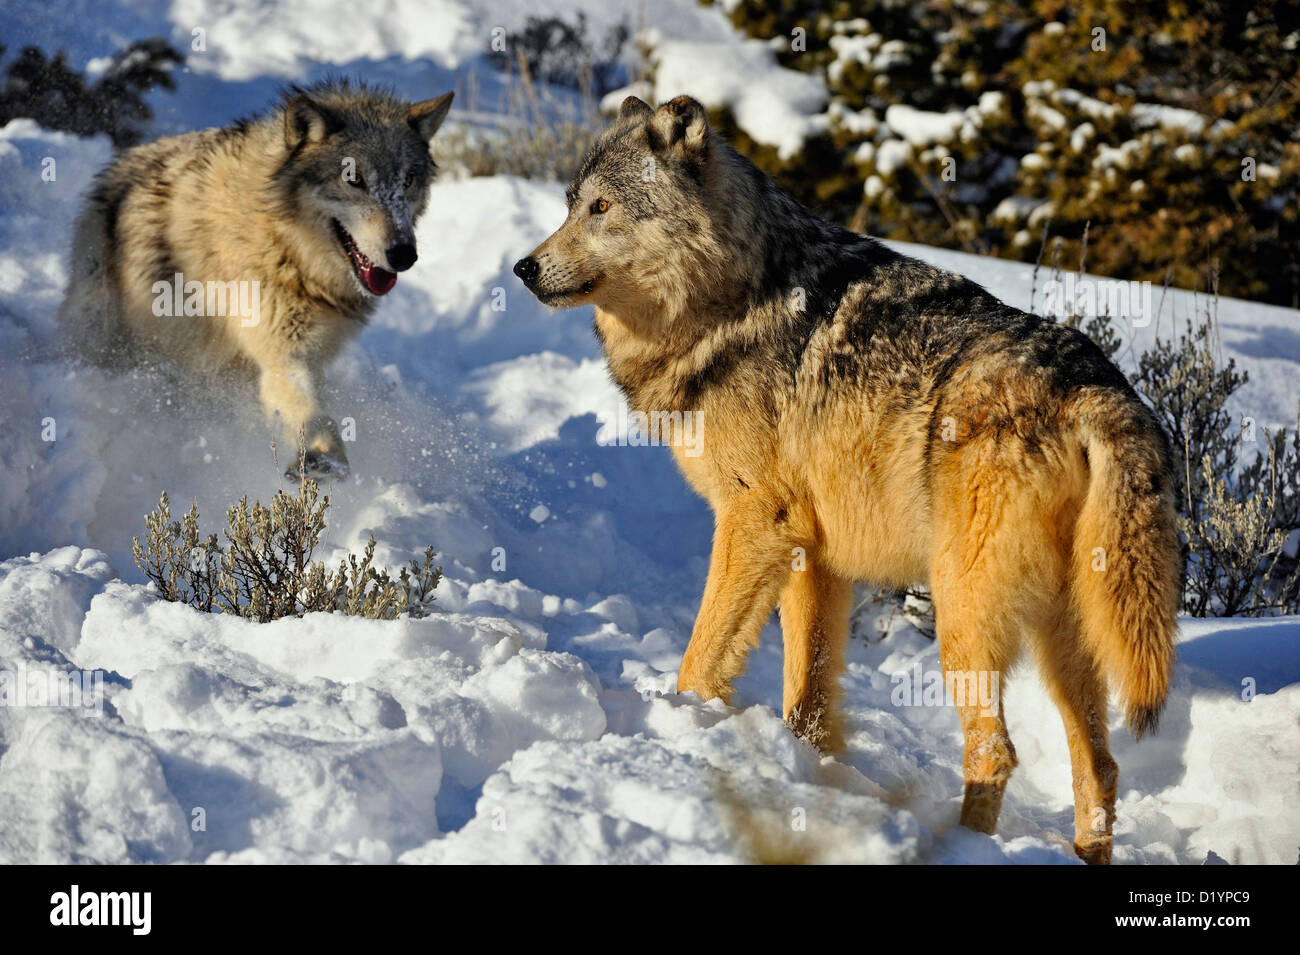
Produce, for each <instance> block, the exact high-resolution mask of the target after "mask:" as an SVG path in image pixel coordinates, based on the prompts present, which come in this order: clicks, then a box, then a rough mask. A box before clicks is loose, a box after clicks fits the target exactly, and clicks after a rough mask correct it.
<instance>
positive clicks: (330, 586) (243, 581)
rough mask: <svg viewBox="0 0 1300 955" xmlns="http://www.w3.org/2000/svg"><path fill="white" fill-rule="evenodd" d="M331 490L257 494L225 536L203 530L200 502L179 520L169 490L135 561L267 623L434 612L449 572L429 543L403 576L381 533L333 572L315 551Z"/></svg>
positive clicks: (198, 603)
mask: <svg viewBox="0 0 1300 955" xmlns="http://www.w3.org/2000/svg"><path fill="white" fill-rule="evenodd" d="M328 509H329V495H328V494H326V495H325V496H323V497H322V496H321V495H320V492H319V489H318V488H317V486H316V482H315V481H311V480H305V481H303V482H301V483H300V484H299V486H298V492H297V494H294V495H290V494H288V493H286V492H285V491H283V490H280V491H277V492H276V494H275V497H274V498H273V499H272V500H271V506H270V507H265V506H263V505H262V504H261V503H259V502H256V501H255V502H254V503H253V504H252V506H249V503H248V498H246V497H245V498H241V499H240V501H239V503H238V504H236V505H235V506H234V507H232V508H230V509H229V510H228V511H227V512H226V529H225V539H226V543H225V545H224V546H223V545H222V543H221V542H220V541H219V540H218V539H217V535H216V534H210V535H208V536H207V537H203V536H202V534H201V533H200V531H199V513H198V505H197V504H193V505H191V506H190V509H189V511H188V512H187V513H186V514H185V516H184V517H183V518H181V520H179V521H173V520H172V516H171V503H170V502H169V501H168V499H167V493H166V492H165V491H164V492H163V494H162V497H161V500H160V501H159V503H158V507H157V508H156V509H155V510H154V511H153V512H152V513H151V514H149V515H147V516H146V517H145V527H146V529H147V532H148V533H147V535H146V538H145V540H144V542H141V540H140V538H139V537H136V538H134V546H133V547H132V553H133V554H134V555H135V562H136V566H138V567H139V568H140V570H141V572H142V573H144V575H145V576H146V577H148V578H149V580H151V581H152V582H153V583H154V585H155V586H156V587H157V588H158V592H159V594H160V595H161V596H162V597H163V598H164V599H166V600H171V601H177V602H180V603H185V604H189V605H190V606H192V607H195V608H197V609H199V610H203V611H217V612H221V613H230V614H235V615H237V616H240V617H247V618H248V619H251V620H256V621H258V622H259V623H266V622H268V621H271V620H277V619H279V618H281V617H300V616H302V615H303V614H305V613H312V612H316V611H323V612H332V611H336V610H337V611H341V612H342V613H345V614H348V615H350V616H357V617H369V618H371V619H376V620H392V619H394V618H396V617H399V616H403V615H409V616H412V617H420V616H423V615H424V614H425V612H426V611H427V608H428V606H429V604H430V603H431V602H432V601H433V600H434V591H435V590H437V588H438V583H439V582H440V581H441V579H442V568H441V567H435V566H434V564H433V557H434V550H433V548H432V547H429V548H428V549H427V550H426V551H425V553H424V561H423V563H420V562H418V561H414V560H413V561H411V566H410V568H409V569H407V568H403V569H402V571H401V573H400V574H399V575H398V577H397V578H396V579H393V577H391V576H390V575H389V573H388V572H387V571H386V570H382V569H377V568H376V567H375V566H374V564H373V561H374V554H375V539H374V538H373V537H371V538H370V541H369V543H368V544H367V545H366V550H365V553H364V554H363V555H362V556H361V557H360V558H358V557H357V555H355V554H349V555H348V557H347V559H346V560H343V561H340V562H339V566H338V568H337V569H336V570H334V571H333V572H331V571H329V570H327V569H326V567H325V565H324V564H323V563H322V562H320V561H313V560H312V554H313V552H314V551H315V549H316V547H317V545H318V544H319V543H320V536H321V533H322V532H323V531H324V530H325V512H326V511H327V510H328Z"/></svg>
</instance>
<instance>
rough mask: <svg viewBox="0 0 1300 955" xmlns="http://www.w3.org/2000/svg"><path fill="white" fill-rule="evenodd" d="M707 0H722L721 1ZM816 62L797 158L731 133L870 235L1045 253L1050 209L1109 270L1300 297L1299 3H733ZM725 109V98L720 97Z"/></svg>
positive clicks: (733, 126) (1069, 237)
mask: <svg viewBox="0 0 1300 955" xmlns="http://www.w3.org/2000/svg"><path fill="white" fill-rule="evenodd" d="M703 2H705V3H708V2H709V0H703ZM724 7H725V9H726V10H727V12H728V13H729V15H730V17H731V19H732V21H733V23H735V24H736V26H737V27H738V28H740V29H741V30H743V31H744V32H745V33H747V34H748V35H750V36H753V37H756V38H759V39H762V40H765V41H768V42H769V43H770V44H771V47H772V49H773V50H774V51H775V52H776V55H777V57H778V59H779V61H780V63H781V65H783V66H785V67H787V68H789V69H793V70H802V71H806V72H808V73H811V74H814V75H816V76H818V77H820V78H821V79H822V80H823V82H824V83H825V85H826V90H827V93H828V94H829V102H828V105H827V106H826V107H825V110H824V111H823V113H822V117H823V118H824V119H825V120H826V121H827V122H826V124H825V132H823V133H821V134H818V135H812V136H810V137H808V138H807V140H806V141H805V144H804V148H803V150H802V151H801V152H797V153H795V154H787V155H782V154H779V153H778V152H777V151H776V150H775V149H773V148H771V147H768V146H763V145H761V144H758V143H756V142H755V141H754V140H753V139H751V138H750V137H749V136H747V135H746V134H745V132H744V130H743V129H740V128H739V127H738V125H737V123H736V121H735V118H734V117H731V116H729V115H722V116H719V117H717V119H718V122H719V124H720V125H721V126H722V128H723V129H724V130H725V131H727V132H728V133H729V134H730V135H731V137H732V139H733V141H734V143H735V145H736V146H737V147H738V148H740V149H741V150H742V151H744V152H745V153H747V154H748V155H749V156H750V157H751V158H752V159H754V160H755V161H756V162H757V163H758V164H759V165H760V166H762V167H763V168H764V169H765V170H766V171H767V172H769V173H770V174H772V175H773V176H774V177H775V178H776V179H777V180H778V181H779V182H780V184H781V185H782V186H783V187H784V188H786V189H787V190H789V191H791V192H792V193H794V194H795V195H796V196H797V197H798V198H799V199H801V200H802V201H804V202H805V203H807V204H809V205H811V206H812V207H814V208H816V209H818V210H820V211H822V212H823V213H825V214H827V215H829V216H831V217H833V218H836V219H838V220H840V221H843V222H846V223H848V224H849V225H850V226H852V227H853V228H856V229H859V230H861V231H870V232H873V233H875V234H880V235H884V236H887V237H891V238H896V239H906V240H911V241H915V242H923V243H926V244H930V245H942V246H947V247H950V248H963V249H966V250H967V251H973V252H981V253H991V254H995V255H1000V256H1004V257H1008V258H1015V259H1020V260H1022V261H1032V260H1033V258H1034V255H1035V252H1036V249H1037V247H1038V236H1039V233H1040V232H1041V227H1042V224H1043V223H1044V222H1046V221H1050V222H1051V224H1052V230H1053V232H1054V233H1055V234H1057V235H1060V236H1063V237H1064V239H1065V241H1066V249H1065V254H1067V255H1069V256H1071V257H1077V255H1078V254H1079V253H1080V251H1081V246H1082V243H1083V241H1084V239H1083V236H1084V231H1085V228H1086V227H1087V224H1088V223H1089V222H1090V223H1091V230H1090V231H1091V233H1092V235H1091V242H1092V250H1091V253H1090V254H1091V257H1092V262H1093V265H1094V270H1095V271H1097V272H1100V273H1102V274H1105V275H1109V276H1112V277H1115V278H1125V279H1140V280H1150V281H1155V282H1163V281H1165V279H1166V276H1167V275H1168V278H1169V281H1170V282H1171V284H1173V285H1177V286H1181V287H1186V288H1190V287H1196V286H1198V285H1199V286H1200V287H1205V286H1206V285H1207V284H1208V283H1207V282H1206V277H1207V276H1206V269H1207V266H1208V265H1209V263H1208V259H1209V256H1211V255H1212V256H1214V257H1216V258H1217V259H1218V260H1219V262H1220V263H1221V272H1222V278H1221V284H1222V290H1223V292H1224V293H1225V294H1227V295H1232V296H1238V297H1247V298H1256V299H1261V300H1265V301H1270V302H1275V303H1279V304H1285V305H1295V304H1296V303H1297V301H1300V126H1297V124H1296V121H1295V117H1296V116H1297V115H1300V84H1298V83H1296V82H1295V76H1296V74H1297V72H1298V71H1300V8H1297V7H1296V6H1295V5H1294V4H1287V3H1283V2H1281V0H1263V2H1260V3H1257V4H1242V3H1237V2H1234V0H1212V2H1208V3H1205V4H1202V5H1199V7H1198V8H1197V12H1195V13H1191V14H1189V13H1188V12H1187V11H1186V9H1185V7H1184V5H1182V4H1175V3H1168V2H1154V3H1152V2H1147V0H1084V2H1080V3H1074V4H1065V3H1062V2H1060V0H1006V2H1002V3H996V4H991V3H987V2H984V0H933V2H927V3H907V2H899V0H729V2H727V3H725V4H724ZM721 112H723V113H724V114H725V113H726V111H725V110H723V111H721Z"/></svg>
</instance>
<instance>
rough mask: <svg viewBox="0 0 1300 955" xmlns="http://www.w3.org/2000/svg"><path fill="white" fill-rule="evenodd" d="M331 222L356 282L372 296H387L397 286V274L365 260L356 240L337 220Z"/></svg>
mask: <svg viewBox="0 0 1300 955" xmlns="http://www.w3.org/2000/svg"><path fill="white" fill-rule="evenodd" d="M332 221H333V223H334V234H335V235H336V236H338V240H339V244H340V245H342V246H343V251H344V252H346V253H347V255H348V261H349V262H351V263H352V271H353V272H354V273H356V276H357V281H358V282H360V283H361V285H362V287H363V288H365V290H366V291H367V292H369V293H370V294H372V295H387V294H388V293H389V292H391V291H392V289H393V286H394V285H396V284H397V273H395V272H390V271H388V270H387V269H381V268H380V267H379V266H377V265H375V263H373V262H371V261H370V260H369V259H368V258H366V256H365V253H363V252H362V251H361V250H360V249H358V248H357V243H356V240H355V239H353V238H352V236H350V235H348V231H347V229H345V228H343V226H342V224H340V222H339V220H338V219H334V220H332Z"/></svg>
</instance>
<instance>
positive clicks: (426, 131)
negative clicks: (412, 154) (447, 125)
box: [406, 93, 456, 142]
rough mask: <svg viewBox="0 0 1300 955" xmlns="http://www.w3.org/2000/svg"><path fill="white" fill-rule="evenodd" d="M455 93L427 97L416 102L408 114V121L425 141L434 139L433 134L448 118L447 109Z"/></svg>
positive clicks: (449, 107)
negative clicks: (432, 97) (431, 97)
mask: <svg viewBox="0 0 1300 955" xmlns="http://www.w3.org/2000/svg"><path fill="white" fill-rule="evenodd" d="M455 95H456V94H454V93H443V94H442V95H441V96H439V97H436V98H435V99H426V100H424V101H423V102H419V103H416V104H415V105H414V106H412V107H411V111H410V112H409V113H407V114H406V121H407V122H408V123H410V124H411V127H412V128H413V129H414V130H415V131H416V132H417V133H419V134H420V138H421V139H423V140H424V141H425V142H428V141H429V140H431V139H433V134H434V133H436V132H437V131H438V127H439V126H441V125H442V121H443V120H444V119H446V118H447V111H448V110H450V109H451V100H452V97H453V96H455Z"/></svg>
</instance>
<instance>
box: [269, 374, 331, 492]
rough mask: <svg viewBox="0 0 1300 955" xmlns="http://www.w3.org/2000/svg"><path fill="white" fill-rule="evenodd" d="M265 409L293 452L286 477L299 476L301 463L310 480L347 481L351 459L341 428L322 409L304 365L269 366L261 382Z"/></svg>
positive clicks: (314, 381)
mask: <svg viewBox="0 0 1300 955" xmlns="http://www.w3.org/2000/svg"><path fill="white" fill-rule="evenodd" d="M260 392H261V398H262V408H263V410H264V411H265V412H266V416H267V418H268V419H269V420H270V421H271V422H272V423H273V424H274V425H277V426H278V429H279V435H280V438H281V440H282V441H283V442H284V446H285V447H287V448H290V449H292V451H293V459H292V460H291V461H288V462H286V468H285V474H286V475H287V476H288V477H291V478H296V477H298V472H299V464H300V462H301V463H302V464H303V465H305V470H306V472H307V476H308V477H312V478H322V477H329V478H344V477H347V474H348V456H347V452H346V451H344V450H343V440H342V438H341V437H340V436H339V431H338V428H337V427H336V426H335V424H334V422H333V421H332V420H330V417H329V416H328V415H326V414H325V413H324V412H323V411H322V410H321V408H320V403H319V401H318V400H317V398H316V380H315V378H314V377H313V375H312V373H311V371H310V370H309V369H308V367H307V366H306V365H305V364H303V363H301V362H286V363H279V364H275V365H269V366H267V367H264V368H263V369H262V373H261V380H260Z"/></svg>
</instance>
